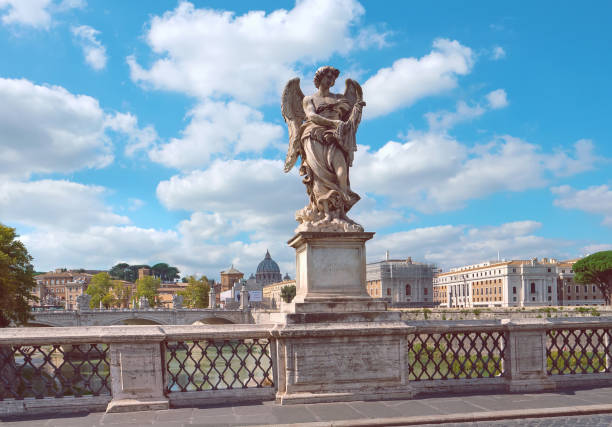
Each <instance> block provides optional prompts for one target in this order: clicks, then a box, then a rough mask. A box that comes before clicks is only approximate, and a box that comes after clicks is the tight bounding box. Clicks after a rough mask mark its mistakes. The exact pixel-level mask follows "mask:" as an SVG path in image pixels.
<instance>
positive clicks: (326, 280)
mask: <svg viewBox="0 0 612 427" xmlns="http://www.w3.org/2000/svg"><path fill="white" fill-rule="evenodd" d="M360 255H361V254H360V251H359V249H357V248H321V247H313V248H312V265H313V266H314V267H315V269H314V271H310V272H309V273H310V274H311V275H312V276H313V277H312V283H313V284H314V285H315V288H318V289H320V290H323V289H324V288H332V289H333V288H337V287H343V286H346V285H353V284H358V283H359V282H360V274H359V273H360V272H361V263H360V261H361V256H360Z"/></svg>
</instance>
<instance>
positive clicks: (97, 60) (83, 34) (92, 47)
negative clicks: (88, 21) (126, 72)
mask: <svg viewBox="0 0 612 427" xmlns="http://www.w3.org/2000/svg"><path fill="white" fill-rule="evenodd" d="M71 30H72V34H73V35H74V37H75V39H76V41H77V43H78V44H79V45H80V46H81V49H83V55H85V62H87V63H88V64H89V66H91V68H93V69H94V70H97V71H99V70H102V69H104V68H105V67H106V61H107V60H108V58H107V56H106V47H104V45H103V44H102V43H101V42H100V40H98V39H97V38H96V37H97V36H98V35H99V34H100V31H98V30H96V29H95V28H92V27H90V26H89V25H80V26H78V27H72V29H71Z"/></svg>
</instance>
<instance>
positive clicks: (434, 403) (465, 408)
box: [423, 399, 482, 414]
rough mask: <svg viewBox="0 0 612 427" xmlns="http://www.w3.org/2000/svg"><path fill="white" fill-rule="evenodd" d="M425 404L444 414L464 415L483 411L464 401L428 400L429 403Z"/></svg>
mask: <svg viewBox="0 0 612 427" xmlns="http://www.w3.org/2000/svg"><path fill="white" fill-rule="evenodd" d="M423 403H425V404H426V405H428V406H431V407H433V408H436V409H437V410H439V411H440V412H441V413H443V414H462V413H467V412H480V411H482V408H479V407H477V406H474V405H472V404H470V403H468V402H466V401H464V400H462V399H427V401H426V402H423Z"/></svg>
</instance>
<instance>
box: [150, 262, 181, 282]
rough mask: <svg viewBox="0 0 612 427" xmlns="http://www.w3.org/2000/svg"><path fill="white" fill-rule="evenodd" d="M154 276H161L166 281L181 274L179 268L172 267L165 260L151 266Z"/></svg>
mask: <svg viewBox="0 0 612 427" xmlns="http://www.w3.org/2000/svg"><path fill="white" fill-rule="evenodd" d="M151 271H152V272H153V276H155V277H158V278H160V279H161V280H162V281H164V282H169V281H171V280H174V279H176V278H177V277H178V275H179V270H178V268H176V267H171V266H169V265H168V264H166V263H165V262H160V263H157V264H155V265H154V266H153V267H151Z"/></svg>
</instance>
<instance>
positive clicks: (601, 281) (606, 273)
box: [572, 251, 612, 305]
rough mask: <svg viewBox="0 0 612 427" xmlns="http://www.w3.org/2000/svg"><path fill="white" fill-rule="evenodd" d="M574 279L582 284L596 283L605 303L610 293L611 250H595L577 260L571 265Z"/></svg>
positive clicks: (611, 275) (607, 302) (607, 303)
mask: <svg viewBox="0 0 612 427" xmlns="http://www.w3.org/2000/svg"><path fill="white" fill-rule="evenodd" d="M572 268H573V269H574V273H575V275H574V281H575V282H576V283H580V284H583V285H590V284H594V285H596V286H597V287H598V288H599V290H600V291H601V293H602V295H603V297H604V301H605V304H606V305H609V304H610V295H611V294H612V251H602V252H596V253H594V254H592V255H589V256H588V257H585V258H582V259H581V260H579V261H577V262H576V263H575V264H574V265H573V267H572Z"/></svg>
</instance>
